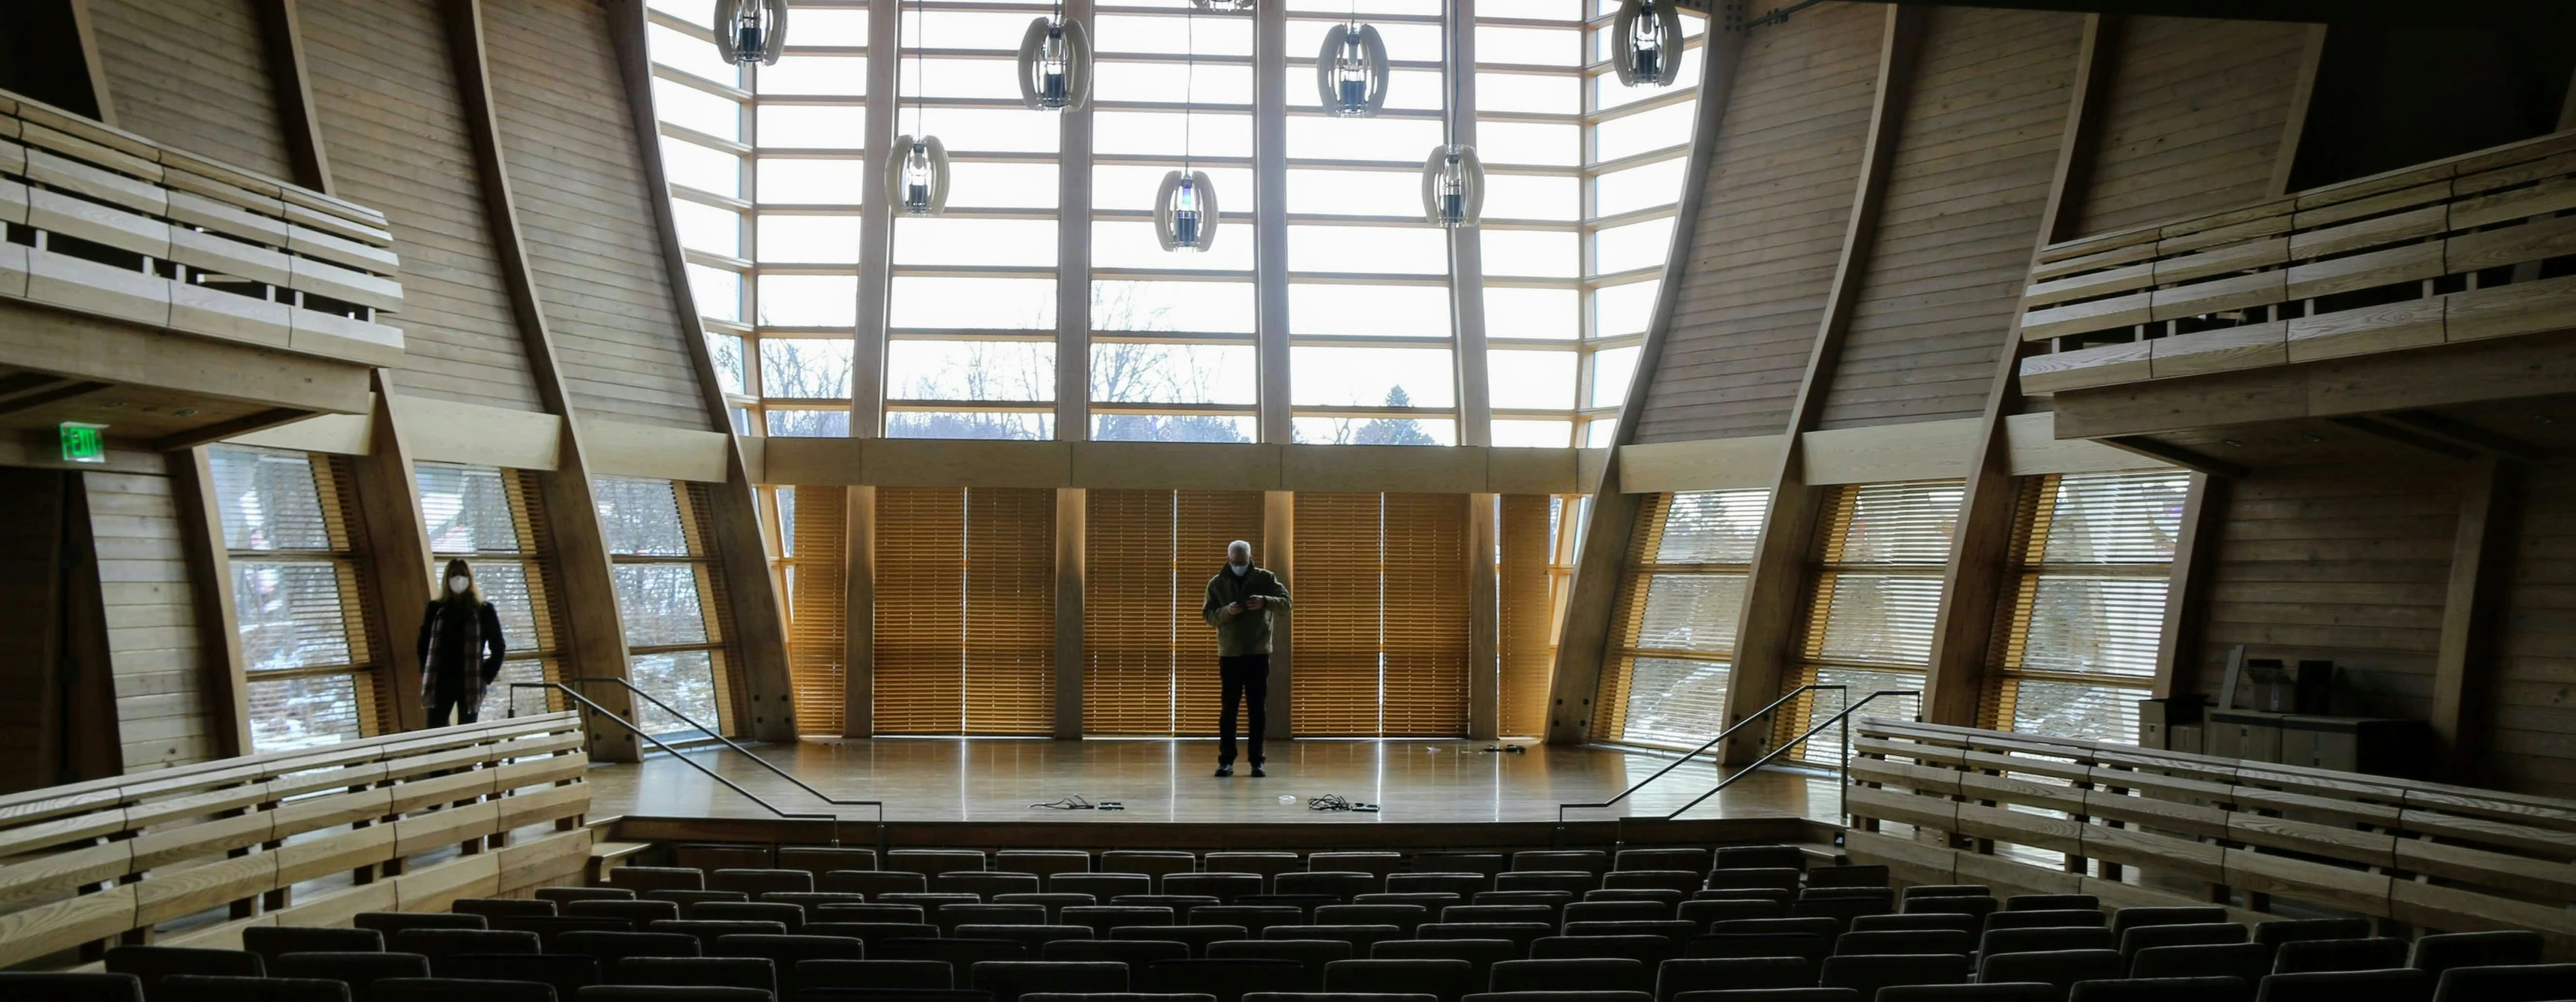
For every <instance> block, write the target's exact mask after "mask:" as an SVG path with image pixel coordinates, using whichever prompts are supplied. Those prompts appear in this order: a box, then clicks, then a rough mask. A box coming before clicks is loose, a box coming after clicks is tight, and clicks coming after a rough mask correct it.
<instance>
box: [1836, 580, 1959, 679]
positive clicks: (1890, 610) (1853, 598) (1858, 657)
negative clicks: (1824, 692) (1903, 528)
mask: <svg viewBox="0 0 2576 1002" xmlns="http://www.w3.org/2000/svg"><path fill="white" fill-rule="evenodd" d="M1818 584H1819V586H1821V587H1823V588H1826V589H1828V590H1829V597H1828V598H1827V599H1826V600H1825V603H1826V605H1825V623H1824V629H1823V630H1822V631H1821V632H1822V634H1823V635H1822V636H1821V637H1819V638H1817V640H1815V641H1814V642H1813V643H1814V649H1813V650H1811V651H1810V652H1809V655H1810V656H1812V657H1818V658H1824V659H1827V660H1833V661H1868V662H1875V663H1879V664H1897V665H1921V664H1926V663H1929V662H1930V661H1931V660H1932V628H1933V625H1934V621H1935V619H1936V618H1937V616H1938V614H1939V611H1940V608H1941V578H1940V577H1939V576H1938V575H1923V574H1855V573H1839V574H1826V575H1824V576H1823V580H1821V581H1819V582H1818Z"/></svg>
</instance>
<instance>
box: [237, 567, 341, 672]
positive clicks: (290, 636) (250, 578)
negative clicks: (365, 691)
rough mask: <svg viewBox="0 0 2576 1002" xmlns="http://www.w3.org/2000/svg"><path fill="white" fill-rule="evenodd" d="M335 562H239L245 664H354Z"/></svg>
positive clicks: (255, 667)
mask: <svg viewBox="0 0 2576 1002" xmlns="http://www.w3.org/2000/svg"><path fill="white" fill-rule="evenodd" d="M341 587H342V580H341V567H340V566H339V565H338V564H336V563H334V562H332V561H327V560H325V561H295V562H286V561H270V560H240V559H236V560H234V561H233V605H234V606H235V608H236V609H238V611H239V617H238V618H239V623H238V625H237V627H236V629H237V630H238V631H239V632H240V635H241V648H242V662H243V663H244V664H245V665H248V666H249V669H250V670H251V671H254V672H258V671H274V670H277V669H281V668H312V667H319V666H323V665H345V664H349V663H351V662H352V660H353V659H352V658H351V656H350V650H349V625H350V624H349V620H348V617H347V614H346V613H345V612H344V611H343V610H342V609H341V606H340V595H341Z"/></svg>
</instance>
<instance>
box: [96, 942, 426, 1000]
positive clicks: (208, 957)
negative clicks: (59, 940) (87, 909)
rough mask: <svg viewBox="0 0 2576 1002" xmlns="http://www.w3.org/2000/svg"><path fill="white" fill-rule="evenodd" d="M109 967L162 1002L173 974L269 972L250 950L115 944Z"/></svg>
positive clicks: (253, 974)
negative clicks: (165, 985) (163, 981)
mask: <svg viewBox="0 0 2576 1002" xmlns="http://www.w3.org/2000/svg"><path fill="white" fill-rule="evenodd" d="M105 967H106V968H107V972H108V973H110V974H131V975H133V976H134V977H135V978H136V979H137V980H140V981H141V982H142V983H143V994H144V996H145V997H146V998H150V999H152V1000H153V1002H160V992H159V988H160V985H161V979H163V978H166V977H169V976H171V975H173V974H210V975H218V976H225V977H235V978H256V977H261V976H263V975H265V974H267V973H269V972H268V970H267V965H266V964H264V963H262V962H261V960H260V956H259V954H256V953H252V952H250V951H248V950H208V949H202V948H197V947H186V946H112V947H109V948H108V950H107V962H106V964H105ZM423 973H427V972H423Z"/></svg>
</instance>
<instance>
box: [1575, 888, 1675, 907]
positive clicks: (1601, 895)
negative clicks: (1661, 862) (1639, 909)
mask: <svg viewBox="0 0 2576 1002" xmlns="http://www.w3.org/2000/svg"><path fill="white" fill-rule="evenodd" d="M1583 900H1585V901H1609V902H1619V901H1651V902H1654V903H1655V904H1659V905H1663V906H1664V907H1666V908H1677V907H1680V906H1681V903H1682V902H1684V901H1688V900H1690V895H1689V894H1685V893H1682V892H1681V891H1677V890H1674V889H1672V888H1669V887H1607V888H1596V889H1594V890H1589V891H1585V892H1583Z"/></svg>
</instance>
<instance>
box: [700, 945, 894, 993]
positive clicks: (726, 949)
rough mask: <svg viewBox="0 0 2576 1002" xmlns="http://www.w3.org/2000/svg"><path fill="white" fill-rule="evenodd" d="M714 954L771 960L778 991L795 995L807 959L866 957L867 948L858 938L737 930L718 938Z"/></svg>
mask: <svg viewBox="0 0 2576 1002" xmlns="http://www.w3.org/2000/svg"><path fill="white" fill-rule="evenodd" d="M707 955H708V956H711V957H759V958H762V959H765V960H767V961H769V962H770V964H771V965H772V966H773V967H774V968H775V969H776V970H777V972H778V990H779V992H780V993H781V994H783V995H787V996H793V995H794V994H795V993H796V990H797V989H798V988H800V987H802V985H800V984H799V983H798V982H797V980H796V976H795V972H796V965H797V964H799V963H801V962H804V961H808V960H865V959H867V949H866V947H865V946H863V945H862V944H861V943H860V942H859V941H858V940H856V939H851V938H849V937H846V936H798V935H786V936H771V935H767V934H763V933H737V934H735V935H731V936H719V937H717V938H716V942H715V947H714V948H713V949H711V950H708V951H707Z"/></svg>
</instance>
